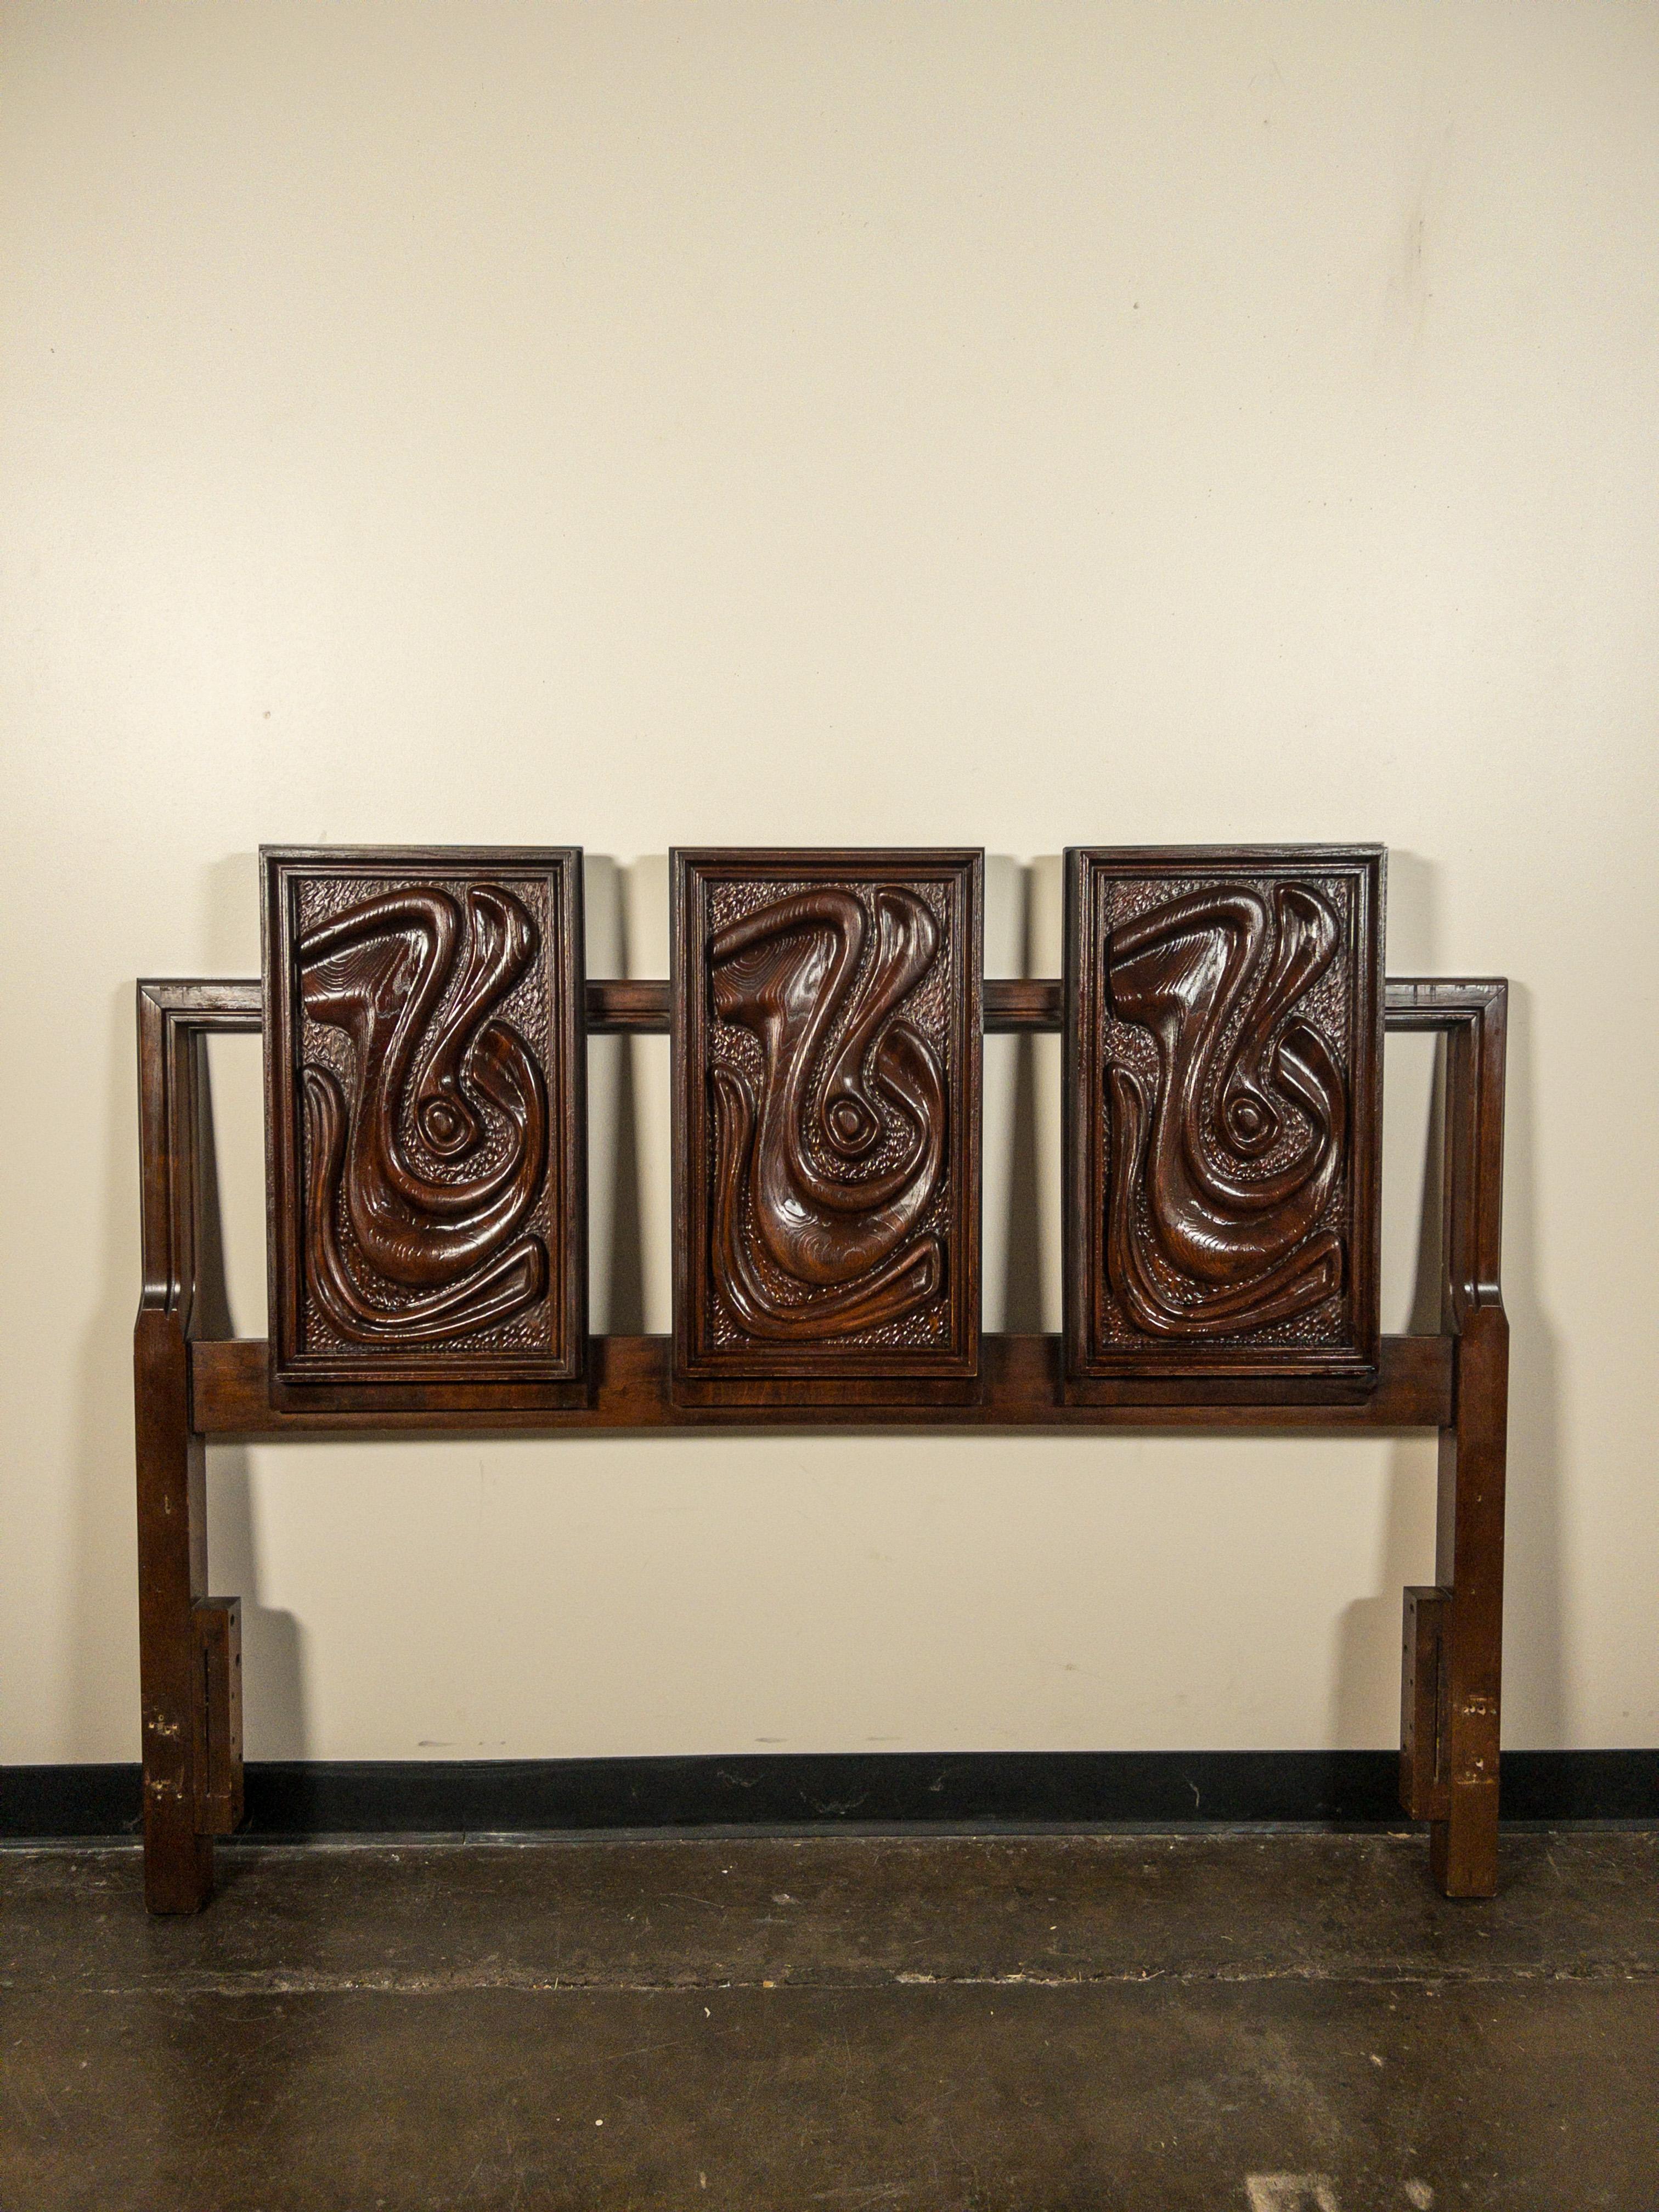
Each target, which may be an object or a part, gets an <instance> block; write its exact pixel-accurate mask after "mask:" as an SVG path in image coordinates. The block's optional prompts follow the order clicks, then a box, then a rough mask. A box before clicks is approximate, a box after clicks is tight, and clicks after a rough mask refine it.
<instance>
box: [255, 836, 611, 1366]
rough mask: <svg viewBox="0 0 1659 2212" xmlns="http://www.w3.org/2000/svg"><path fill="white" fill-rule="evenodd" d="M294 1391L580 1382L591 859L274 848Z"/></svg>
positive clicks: (278, 1184) (271, 898)
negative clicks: (585, 932) (585, 941)
mask: <svg viewBox="0 0 1659 2212" xmlns="http://www.w3.org/2000/svg"><path fill="white" fill-rule="evenodd" d="M260 860H261V866H262V869H263V872H264V1038H265V1089H266V1146H267V1163H268V1176H267V1182H268V1192H269V1205H270V1310H271V1327H270V1335H271V1357H272V1376H273V1384H274V1386H275V1387H276V1388H277V1389H282V1388H283V1386H285V1385H288V1384H304V1385H307V1386H312V1387H313V1388H316V1387H321V1386H328V1389H329V1402H331V1403H332V1404H347V1403H349V1402H350V1401H351V1400H352V1398H353V1396H354V1395H356V1393H357V1392H359V1391H361V1392H362V1401H363V1402H365V1403H368V1404H374V1403H385V1402H386V1391H387V1389H388V1388H389V1387H390V1386H402V1385H409V1386H416V1385H418V1386H422V1387H423V1388H431V1387H432V1386H447V1385H451V1386H454V1387H455V1388H456V1389H461V1388H465V1389H477V1387H479V1386H483V1388H485V1389H495V1390H498V1391H499V1390H501V1389H505V1388H506V1387H507V1386H510V1385H514V1384H520V1385H526V1386H539V1387H544V1386H550V1385H557V1384H565V1385H572V1386H574V1385H577V1384H579V1382H580V1377H581V1376H582V1374H583V1371H584V1361H585V1352H586V1326H587V1321H586V1314H587V1236H586V1225H587V1193H586V1041H585V1040H586V1031H585V1029H584V1025H583V1006H582V989H583V963H582V927H581V912H582V908H581V855H580V853H579V852H575V851H572V850H562V849H561V850H552V851H549V850H545V849H540V848H538V849H532V850H520V849H516V848H515V849H509V850H492V849H489V848H484V849H463V848H454V849H449V848H442V847H437V848H418V849H399V848H378V849H377V848H359V849H335V850H331V849H327V848H322V849H311V850H300V849H283V850H277V849H272V848H266V849H264V851H263V852H262V854H261V855H260Z"/></svg>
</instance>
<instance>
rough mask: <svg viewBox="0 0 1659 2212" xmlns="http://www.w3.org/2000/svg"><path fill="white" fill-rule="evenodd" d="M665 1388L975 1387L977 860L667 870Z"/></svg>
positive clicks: (893, 1390)
mask: <svg viewBox="0 0 1659 2212" xmlns="http://www.w3.org/2000/svg"><path fill="white" fill-rule="evenodd" d="M670 865H671V873H672V881H673V890H672V899H673V922H672V927H673V938H672V944H673V975H672V976H671V998H672V1007H673V1039H674V1131H673V1133H674V1351H675V1357H674V1383H675V1388H676V1390H677V1391H678V1393H679V1395H681V1396H682V1397H683V1398H684V1400H685V1401H688V1402H693V1401H700V1402H702V1403H706V1404H725V1405H734V1404H760V1405H768V1404H776V1403H779V1402H781V1401H783V1400H784V1399H785V1398H786V1397H788V1398H793V1401H794V1402H796V1403H803V1404H815V1405H823V1406H826V1407H836V1406H838V1405H840V1404H842V1403H844V1402H846V1401H847V1398H848V1394H849V1393H851V1394H852V1395H854V1397H855V1398H856V1399H857V1400H858V1401H860V1402H862V1403H865V1404H877V1403H879V1404H902V1403H904V1402H905V1401H911V1402H915V1401H918V1400H927V1401H932V1402H934V1403H943V1402H954V1401H958V1400H961V1399H964V1398H968V1397H970V1396H971V1395H974V1390H975V1377H976V1376H977V1372H978V1350H979V1158H980V1129H979V1113H980V1098H979V1094H980V1038H981V1007H980V976H981V944H982V938H983V927H982V919H981V915H982V905H983V882H984V855H983V854H981V853H976V852H869V853H855V852H832V853H812V852H795V851H787V850H786V851H767V852H751V851H696V852H677V853H675V854H673V855H672V856H671V864H670Z"/></svg>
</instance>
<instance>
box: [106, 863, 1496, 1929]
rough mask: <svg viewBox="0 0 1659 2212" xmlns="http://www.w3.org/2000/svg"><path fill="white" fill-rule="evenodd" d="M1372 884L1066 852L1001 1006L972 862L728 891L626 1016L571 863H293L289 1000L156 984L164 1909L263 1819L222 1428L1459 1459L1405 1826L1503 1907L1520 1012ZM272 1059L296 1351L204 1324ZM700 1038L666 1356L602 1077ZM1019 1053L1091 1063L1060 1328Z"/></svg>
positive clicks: (1347, 866) (271, 1182) (274, 905)
mask: <svg viewBox="0 0 1659 2212" xmlns="http://www.w3.org/2000/svg"><path fill="white" fill-rule="evenodd" d="M1385 858H1386V856H1385V854H1383V850H1382V848H1379V847H1375V846H1358V847H1326V846H1318V847H1315V846H1273V847H1265V846H1263V847H1239V848H1206V847H1191V848H1127V849H1126V848H1086V849H1080V850H1076V851H1073V852H1071V853H1069V854H1067V855H1066V951H1065V973H1064V975H1063V976H1062V977H1060V979H1057V980H1056V979H1051V978H1035V979H1024V980H1019V981H997V980H994V979H987V978H986V977H985V976H984V975H983V972H982V969H983V958H982V935H983V926H982V903H983V894H982V886H983V873H984V867H983V855H982V854H980V853H978V852H972V851H959V850H951V851H934V850H927V849H919V850H912V851H903V852H894V851H838V852H808V851H790V850H766V851H753V850H696V851H687V852H680V853H677V854H675V855H674V856H673V863H672V878H673V887H672V958H671V971H672V972H671V977H670V979H669V981H667V982H661V981H591V980H589V979H588V977H587V976H586V967H585V962H584V957H583V939H582V897H581V855H580V853H579V852H576V851H574V850H571V849H568V848H558V849H546V848H537V849H521V848H512V849H504V848H491V849H486V850H477V849H464V848H441V847H438V848H418V849H404V848H396V849H392V848H386V849H373V848H367V849H349V850H345V849H289V848H283V849H270V850H267V851H266V852H264V854H262V856H261V867H262V878H263V890H264V975H263V978H262V980H261V981H258V982H145V983H141V984H140V985H139V986H138V1054H139V1109H140V1111H139V1125H140V1158H141V1171H142V1187H143V1259H144V1286H143V1299H142V1303H141V1305H140V1308H139V1313H138V1321H137V1333H136V1405H137V1477H138V1517H139V1589H140V1620H141V1665H142V1676H143V1772H144V1850H145V1885H146V1895H147V1898H148V1900H149V1905H150V1908H151V1910H152V1911H157V1912H185V1911H196V1910H197V1909H198V1908H199V1907H200V1906H201V1905H204V1903H205V1902H206V1900H207V1899H208V1898H209V1897H210V1894H211V1893H212V1886H213V1838H214V1837H215V1836H216V1835H221V1834H226V1833H228V1832H231V1831H232V1830H233V1829H234V1827H235V1826H237V1824H238V1822H239V1821H240V1818H241V1803H242V1758H241V1689H240V1623H239V1614H238V1603H237V1601H236V1600H235V1599H234V1598H230V1599H222V1598H215V1597H210V1595H208V1589H209V1583H208V1576H207V1559H206V1528H205V1513H204V1490H203V1485H204V1443H205V1442H206V1440H208V1439H210V1438H212V1437H243V1438H246V1437H283V1436H295V1435H311V1434H316V1433H319V1432H333V1433H336V1434H361V1433H365V1432H367V1433H381V1434H388V1433H398V1432H402V1431H411V1430H413V1431H425V1432H431V1431H460V1430H474V1431H477V1430H488V1431H497V1432H501V1431H538V1432H542V1433H546V1434H556V1433H558V1432H560V1431H564V1430H567V1429H572V1428H580V1429H593V1428H605V1429H635V1430H639V1429H671V1428H681V1427H689V1426H696V1425H708V1424H710V1423H714V1424H722V1423H723V1424H726V1425H756V1424H772V1425H794V1426H802V1425H814V1426H816V1425H823V1424H828V1423H835V1422H837V1421H840V1422H857V1423H859V1424H860V1425H865V1426H869V1425H872V1424H876V1423H892V1424H927V1425H943V1426H949V1427H957V1428H969V1427H975V1428H1001V1429H1016V1428H1030V1429H1043V1428H1048V1429H1060V1428H1087V1429H1093V1430H1104V1429H1110V1428H1147V1427H1158V1428H1185V1429H1215V1428H1232V1429H1244V1428H1253V1429H1261V1428H1289V1427H1296V1428H1299V1429H1304V1430H1307V1429H1314V1430H1329V1431H1353V1430H1356V1429H1364V1430H1395V1429H1406V1428H1414V1427H1418V1428H1434V1429H1437V1431H1439V1436H1440V1492H1441V1496H1440V1513H1439V1538H1438V1551H1437V1567H1436V1582H1435V1584H1434V1585H1433V1586H1432V1587H1430V1588H1426V1589H1412V1590H1407V1592H1406V1645H1405V1656H1404V1668H1403V1681H1402V1701H1401V1802H1402V1803H1403V1805H1404V1807H1405V1809H1406V1810H1407V1813H1408V1814H1411V1815H1412V1817H1413V1818H1414V1819H1420V1820H1428V1821H1429V1822H1430V1823H1431V1864H1432V1868H1433V1871H1434V1875H1435V1877H1436V1879H1437V1881H1438V1882H1439V1883H1440V1885H1441V1887H1443V1889H1444V1890H1445V1891H1446V1893H1448V1894H1449V1895H1452V1896H1487V1895H1490V1894H1491V1893H1492V1890H1493V1888H1494V1887H1495V1883H1496V1878H1497V1838H1498V1694H1499V1675H1500V1650H1501V1642H1500V1627H1501V1610H1502V1595H1503V1533H1504V1441H1505V1431H1506V1425H1507V1407H1508V1328H1507V1323H1506V1322H1505V1320H1504V1310H1503V1303H1502V1297H1501V1294H1500V1291H1499V1285H1498V1257H1499V1247H1500V1240H1501V1227H1502V1182H1503V1115H1504V1019H1505V1010H1506V987H1505V985H1504V983H1503V982H1501V981H1399V980H1388V981H1385V978H1384V970H1383V909H1384V874H1385ZM228 1030H263V1034H264V1054H265V1098H266V1149H267V1162H268V1176H267V1193H268V1247H269V1265H270V1316H271V1318H270V1342H269V1343H264V1342H254V1341H251V1340H235V1339H228V1338H223V1337H216V1336H211V1335H209V1334H205V1333H204V1326H203V1323H204V1315H205V1313H206V1312H207V1310H208V1305H209V1301H208V1299H207V1297H205V1295H204V1283H203V1273H204V1269H203V1261H202V1256H201V1255H202V1254H203V1251H204V1248H205V1246H206V1244H207V1243H208V1238H207V1237H205V1236H204V1221H203V1218H202V1207H203V1202H204V1190H203V1182H204V1178H203V1176H202V1174H201V1165H202V1150H201V1132H202V1127H203V1121H202V1116H203V1114H204V1106H205V1091H206V1066H205V1058H204V1050H203V1041H204V1038H205V1037H206V1036H209V1035H210V1034H213V1033H216V1032H223V1031H228ZM617 1030H635V1031H656V1032H662V1031H667V1032H668V1033H669V1034H670V1036H671V1039H672V1055H673V1094H672V1095H673V1108H672V1112H673V1128H672V1138H673V1165H674V1208H673V1220H674V1231H673V1235H674V1250H673V1271H674V1278H673V1279H674V1333H673V1335H672V1337H671V1338H659V1337H629V1336H599V1337H594V1336H591V1335H590V1334H588V1330H587V1312H586V1296H587V1250H586V1221H587V1200H586V1039H587V1037H588V1036H590V1035H594V1034H599V1033H603V1032H606V1031H617ZM987 1030H1001V1031H1006V1030H1016V1031H1021V1030H1023V1031H1027V1032H1031V1031H1045V1030H1046V1031H1052V1030H1061V1031H1063V1034H1064V1039H1065V1046H1064V1061H1065V1074H1064V1085H1063V1093H1062V1095H1063V1100H1064V1134H1063V1144H1062V1153H1063V1158H1062V1172H1063V1177H1064V1194H1065V1203H1064V1206H1063V1207H1062V1220H1063V1244H1064V1252H1063V1261H1064V1285H1065V1293H1064V1296H1065V1315H1064V1328H1063V1329H1062V1331H1061V1333H1060V1335H1059V1336H1011V1335H995V1334H983V1333H981V1328H980V1254H979V1246H980V1157H981V1122H980V1062H981V1036H982V1035H983V1033H984V1032H985V1031H987ZM1385 1030H1395V1031H1398V1030H1431V1031H1436V1032H1438V1033H1440V1034H1441V1035H1442V1036H1443V1037H1444V1040H1445V1068H1444V1083H1445V1115H1444V1125H1445V1147H1446V1156H1445V1172H1444V1176H1443V1191H1444V1217H1443V1236H1442V1255H1443V1257H1442V1275H1443V1297H1442V1315H1441V1326H1440V1330H1439V1333H1438V1334H1436V1335H1433V1336H1423V1337H1388V1336H1383V1335H1382V1334H1380V1324H1379V1279H1380V1224H1379V1215H1380V1193H1381V1174H1382V1067H1383V1035H1384V1031H1385Z"/></svg>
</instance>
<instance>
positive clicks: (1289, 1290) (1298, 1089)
mask: <svg viewBox="0 0 1659 2212" xmlns="http://www.w3.org/2000/svg"><path fill="white" fill-rule="evenodd" d="M1339 940H1340V928H1339V926H1338V922H1337V917H1336V915H1335V914H1334V912H1333V910H1332V908H1331V907H1330V905H1329V904H1328V902H1327V901H1326V900H1325V899H1324V898H1323V897H1322V896H1320V894H1319V893H1318V892H1316V891H1315V890H1311V889H1310V888H1308V887H1307V886H1305V885H1304V884H1279V885H1277V886H1276V887H1275V888H1274V890H1273V894H1272V902H1271V908H1270V906H1269V902H1268V901H1267V899H1266V898H1264V897H1262V896H1260V895H1259V894H1258V893H1257V892H1255V890H1249V889H1248V888H1246V887H1244V886H1242V885H1232V886H1216V887H1214V888H1212V889H1206V890H1198V891H1194V892H1191V893H1190V894H1188V895H1187V896H1182V897H1180V898H1176V899H1174V900H1172V901H1170V902H1169V903H1167V904H1165V905H1163V906H1160V907H1158V908H1154V909H1153V910H1152V912H1150V913H1148V914H1145V915H1140V916H1139V917H1138V918H1137V919H1136V920H1134V921H1129V922H1127V923H1125V924H1123V925H1121V927H1117V928H1115V929H1114V930H1113V932H1112V933H1111V936H1110V939H1109V943H1108V945H1107V980H1108V987H1109V993H1110V998H1111V1006H1112V1011H1113V1012H1114V1013H1115V1015H1116V1016H1117V1017H1118V1018H1119V1019H1121V1020H1122V1021H1125V1022H1129V1023H1134V1024H1139V1025H1140V1026H1141V1027H1143V1028H1145V1029H1146V1030H1149V1031H1150V1032H1151V1035H1152V1040H1153V1042H1154V1043H1155V1045H1156V1047H1157V1050H1158V1077H1157V1082H1156V1095H1155V1097H1153V1098H1152V1100H1151V1101H1149V1100H1148V1097H1147V1086H1146V1083H1145V1082H1144V1081H1143V1080H1142V1079H1141V1078H1140V1077H1139V1076H1138V1075H1137V1074H1135V1073H1133V1071H1132V1070H1131V1069H1129V1068H1127V1067H1125V1066H1121V1065H1117V1066H1114V1067H1113V1068H1112V1070H1111V1077H1110V1087H1111V1109H1112V1110H1111V1117H1110V1119H1111V1158H1110V1188H1109V1198H1108V1201H1107V1222H1106V1231H1107V1238H1106V1259H1107V1272H1108V1276H1109V1281H1110V1283H1111V1286H1112V1289H1113V1291H1114V1292H1115V1295H1116V1297H1117V1298H1118V1300H1119V1302H1120V1303H1121V1306H1122V1308H1123V1310H1124V1312H1125V1314H1126V1316H1127V1317H1128V1318H1129V1319H1130V1320H1131V1321H1132V1322H1133V1323H1134V1325H1135V1326H1136V1327H1137V1328H1140V1329H1142V1330H1144V1331H1146V1333H1147V1334H1150V1335H1153V1336H1158V1337H1164V1338H1182V1337H1194V1336H1201V1335H1209V1334H1230V1335H1231V1334H1235V1333H1238V1332H1242V1331H1245V1330H1249V1329H1254V1328H1262V1327H1264V1326H1266V1325H1267V1324H1268V1323H1270V1322H1281V1321H1284V1320H1286V1319H1288V1318H1289V1317H1291V1316H1294V1315H1296V1314H1299V1313H1303V1312H1305V1311H1306V1310H1308V1309H1309V1308H1310V1307H1313V1306H1316V1305H1318V1304H1321V1303H1322V1301H1323V1300H1325V1299H1327V1298H1328V1297H1332V1296H1333V1295H1334V1293H1335V1292H1336V1291H1339V1290H1340V1288H1341V1287H1342V1281H1343V1267H1344V1255H1343V1243H1342V1239H1341V1237H1340V1236H1339V1235H1338V1234H1337V1233H1336V1231H1334V1230H1333V1229H1331V1228H1329V1227H1328V1226H1324V1225H1322V1224H1323V1223H1324V1219H1325V1216H1326V1213H1327V1209H1328V1206H1329V1204H1330V1201H1331V1198H1332V1195H1333V1194H1334V1191H1335V1190H1336V1188H1337V1185H1338V1182H1339V1179H1340V1176H1341V1174H1342V1170H1343V1166H1344V1162H1345V1158H1346V1149H1347V1133H1348V1120H1349V1115H1348V1091H1347V1086H1346V1082H1345V1080H1344V1078H1343V1073H1342V1070H1341V1069H1340V1066H1338V1064H1337V1061H1336V1059H1335V1056H1334V1054H1333V1052H1332V1050H1331V1048H1330V1046H1329V1045H1328V1043H1327V1042H1326V1040H1325V1038H1324V1037H1323V1036H1322V1035H1321V1034H1320V1032H1319V1030H1317V1029H1316V1028H1315V1027H1314V1026H1313V1024H1311V1023H1310V1022H1309V1021H1307V1020H1304V1019H1302V1018H1298V1017H1297V1015H1296V1014H1295V1013H1294V1012H1293V1011H1292V1010H1293V1009H1294V1008H1295V1006H1297V1001H1298V1000H1302V999H1303V998H1304V996H1305V994H1307V993H1308V992H1309V991H1310V990H1311V989H1312V988H1313V987H1314V986H1315V985H1316V983H1317V982H1318V981H1319V980H1320V978H1321V977H1322V975H1324V974H1325V972H1326V970H1327V969H1328V968H1329V966H1330V963H1331V961H1332V958H1333V957H1334V954H1335V951H1336V949H1337V945H1338V943H1339ZM1253 1170H1254V1171H1253Z"/></svg>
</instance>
